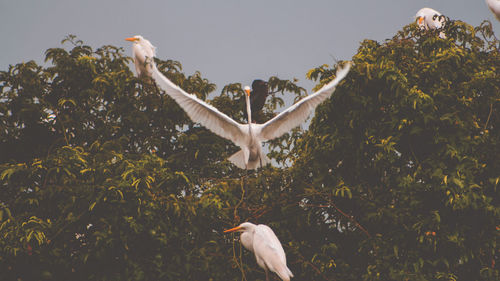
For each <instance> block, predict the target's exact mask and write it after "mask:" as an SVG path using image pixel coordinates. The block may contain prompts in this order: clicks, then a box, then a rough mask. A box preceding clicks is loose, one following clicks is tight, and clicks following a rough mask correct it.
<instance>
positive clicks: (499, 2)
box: [486, 0, 500, 21]
mask: <svg viewBox="0 0 500 281" xmlns="http://www.w3.org/2000/svg"><path fill="white" fill-rule="evenodd" d="M486 4H487V5H488V8H490V10H491V11H492V12H493V14H495V17H496V18H497V20H499V21H500V0H486Z"/></svg>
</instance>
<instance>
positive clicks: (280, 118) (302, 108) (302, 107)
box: [152, 63, 351, 169]
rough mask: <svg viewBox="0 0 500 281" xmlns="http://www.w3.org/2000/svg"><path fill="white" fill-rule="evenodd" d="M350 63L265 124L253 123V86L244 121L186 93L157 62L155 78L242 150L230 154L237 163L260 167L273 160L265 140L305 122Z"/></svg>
mask: <svg viewBox="0 0 500 281" xmlns="http://www.w3.org/2000/svg"><path fill="white" fill-rule="evenodd" d="M350 67H351V64H350V63H347V64H346V66H344V67H342V68H340V69H339V70H338V71H337V77H335V79H333V81H331V82H330V83H328V84H326V85H325V86H323V87H322V88H321V89H320V90H319V91H317V92H316V93H314V94H312V95H309V96H307V97H305V98H303V99H302V100H300V101H299V102H297V103H296V104H294V105H292V106H291V107H289V108H288V109H286V110H285V111H283V112H281V113H280V114H278V115H277V116H275V117H274V118H272V119H271V120H269V121H267V122H266V123H264V124H254V123H252V112H251V108H250V87H248V86H247V87H245V93H246V95H245V99H246V109H247V116H248V124H240V123H238V122H236V121H234V120H233V119H231V118H230V117H229V116H227V115H226V114H224V113H222V112H220V111H219V110H217V109H216V108H215V107H213V106H211V105H209V104H208V103H206V102H204V101H202V100H200V99H199V98H197V97H196V96H195V95H191V94H188V93H186V92H185V91H184V90H182V89H181V88H180V87H178V86H177V85H175V84H174V83H172V82H171V81H170V80H168V78H167V77H165V76H164V75H163V74H162V73H161V72H160V71H159V70H158V69H157V68H156V66H155V65H153V75H152V77H153V79H154V80H155V81H156V83H157V84H158V85H159V86H160V88H161V89H163V90H164V91H165V93H167V94H168V95H169V96H170V97H172V98H173V99H174V100H175V101H176V102H177V103H178V104H179V106H180V107H181V108H182V109H184V111H185V112H186V113H187V115H188V116H189V117H190V118H191V120H193V122H197V123H200V124H201V125H203V126H205V127H206V128H207V129H209V130H210V131H212V132H214V133H215V134H217V135H219V136H221V137H223V138H226V139H228V140H231V141H232V142H233V143H235V144H236V145H238V146H239V147H240V148H241V150H240V151H238V152H236V153H235V154H233V155H232V156H231V157H229V161H231V162H232V163H233V164H234V165H236V166H237V167H239V168H242V169H257V168H259V167H263V166H265V165H266V164H268V163H270V160H269V159H268V158H267V156H266V155H265V154H264V153H263V152H262V142H263V141H267V140H272V139H275V138H278V137H280V136H282V135H283V134H285V133H286V132H288V131H290V130H291V129H293V128H295V127H297V126H299V125H300V124H301V123H303V122H304V121H305V120H306V119H307V117H308V116H309V114H310V113H311V112H312V111H313V110H314V109H315V108H316V107H317V106H318V105H319V104H320V103H322V102H323V101H324V100H326V99H327V98H329V97H330V96H331V94H332V93H333V91H334V90H335V87H336V86H337V84H338V83H339V82H340V81H341V80H342V79H343V78H344V77H345V76H346V75H347V73H348V72H349V69H350Z"/></svg>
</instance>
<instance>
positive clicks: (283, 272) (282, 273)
mask: <svg viewBox="0 0 500 281" xmlns="http://www.w3.org/2000/svg"><path fill="white" fill-rule="evenodd" d="M276 274H278V276H279V277H280V278H281V279H282V280H285V281H289V280H290V278H292V277H293V273H292V272H291V271H290V269H288V267H287V266H283V267H281V268H280V269H279V270H278V271H276Z"/></svg>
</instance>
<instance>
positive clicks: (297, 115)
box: [257, 63, 351, 140]
mask: <svg viewBox="0 0 500 281" xmlns="http://www.w3.org/2000/svg"><path fill="white" fill-rule="evenodd" d="M350 68H351V64H350V63H349V64H347V65H346V66H344V67H343V68H342V69H339V70H338V71H337V77H335V79H334V80H333V81H331V82H330V83H328V84H326V85H325V86H323V88H321V89H320V90H319V91H317V92H316V93H314V94H312V95H309V96H307V97H305V98H303V99H302V100H300V101H299V102H297V103H296V104H294V105H292V106H291V107H289V108H288V109H287V110H285V111H283V112H281V113H280V114H278V115H277V116H275V117H274V118H273V119H271V120H269V121H267V122H266V123H264V124H259V125H257V126H259V127H260V135H259V137H260V138H261V139H262V140H272V139H274V138H277V137H280V136H282V135H283V134H285V133H286V132H288V131H290V130H291V129H293V128H295V127H297V126H299V125H300V124H301V123H303V122H304V121H306V119H307V117H308V116H309V114H311V112H312V111H313V110H314V109H315V108H316V107H317V106H318V105H319V104H320V103H322V102H323V101H325V100H326V99H327V98H329V97H330V96H331V94H332V93H333V91H335V87H336V86H337V84H338V83H340V81H342V79H344V77H345V76H346V75H347V73H349V69H350Z"/></svg>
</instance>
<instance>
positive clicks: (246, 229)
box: [224, 222, 293, 281]
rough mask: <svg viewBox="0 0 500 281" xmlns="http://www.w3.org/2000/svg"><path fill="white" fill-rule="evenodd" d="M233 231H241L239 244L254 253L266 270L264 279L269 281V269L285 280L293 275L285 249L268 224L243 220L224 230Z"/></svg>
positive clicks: (287, 280)
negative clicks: (287, 262) (256, 223)
mask: <svg viewBox="0 0 500 281" xmlns="http://www.w3.org/2000/svg"><path fill="white" fill-rule="evenodd" d="M235 231H238V232H241V235H240V240H241V244H243V246H244V247H245V248H246V249H247V250H249V251H251V252H253V253H254V254H255V259H256V260H257V263H258V264H259V266H260V267H262V268H263V269H264V270H265V272H266V280H268V281H269V270H270V271H272V272H274V273H276V274H278V276H279V277H280V278H281V279H282V280H285V281H289V280H290V278H292V277H293V274H292V272H291V271H290V269H289V268H288V267H287V266H286V256H285V251H284V250H283V247H282V246H281V243H280V241H279V240H278V237H276V234H274V232H273V230H272V229H271V228H270V227H269V226H267V225H264V224H259V225H255V224H253V223H250V222H244V223H242V224H240V225H239V226H237V227H235V228H231V229H228V230H225V231H224V233H228V232H235Z"/></svg>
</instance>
